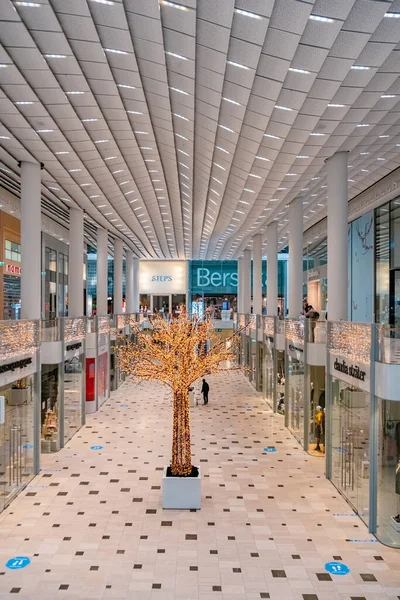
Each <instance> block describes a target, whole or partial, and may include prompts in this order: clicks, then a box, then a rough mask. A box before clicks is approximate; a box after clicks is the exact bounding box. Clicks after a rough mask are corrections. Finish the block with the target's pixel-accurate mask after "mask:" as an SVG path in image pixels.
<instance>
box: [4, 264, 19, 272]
mask: <svg viewBox="0 0 400 600" xmlns="http://www.w3.org/2000/svg"><path fill="white" fill-rule="evenodd" d="M6 273H12V274H13V275H21V267H17V266H16V265H9V264H8V263H7V264H6Z"/></svg>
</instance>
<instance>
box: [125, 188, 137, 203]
mask: <svg viewBox="0 0 400 600" xmlns="http://www.w3.org/2000/svg"><path fill="white" fill-rule="evenodd" d="M134 193H135V192H134V190H130V191H129V192H125V194H124V196H129V195H130V194H134ZM131 202H136V200H131Z"/></svg>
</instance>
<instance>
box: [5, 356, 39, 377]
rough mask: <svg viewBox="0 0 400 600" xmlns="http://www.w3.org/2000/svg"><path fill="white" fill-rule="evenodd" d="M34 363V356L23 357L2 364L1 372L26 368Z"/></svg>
mask: <svg viewBox="0 0 400 600" xmlns="http://www.w3.org/2000/svg"><path fill="white" fill-rule="evenodd" d="M31 364H32V358H31V357H30V358H22V359H21V360H16V361H14V362H12V363H7V364H6V365H0V373H7V371H15V369H24V368H25V367H27V366H28V365H31Z"/></svg>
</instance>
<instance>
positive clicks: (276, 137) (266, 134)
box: [264, 133, 281, 140]
mask: <svg viewBox="0 0 400 600" xmlns="http://www.w3.org/2000/svg"><path fill="white" fill-rule="evenodd" d="M264 137H267V138H272V139H273V140H280V139H281V138H280V137H278V136H277V135H272V134H271V133H264Z"/></svg>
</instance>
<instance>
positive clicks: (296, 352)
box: [287, 340, 304, 360]
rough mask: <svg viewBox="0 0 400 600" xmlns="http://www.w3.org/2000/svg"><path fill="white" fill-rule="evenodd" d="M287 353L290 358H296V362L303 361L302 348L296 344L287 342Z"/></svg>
mask: <svg viewBox="0 0 400 600" xmlns="http://www.w3.org/2000/svg"><path fill="white" fill-rule="evenodd" d="M287 342H288V344H287V353H288V355H289V356H291V357H292V358H296V359H297V360H304V347H302V346H300V344H299V343H298V342H296V343H295V342H292V341H290V340H287Z"/></svg>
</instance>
